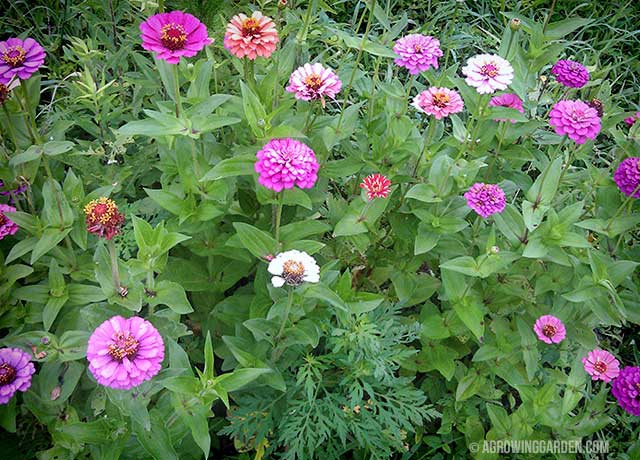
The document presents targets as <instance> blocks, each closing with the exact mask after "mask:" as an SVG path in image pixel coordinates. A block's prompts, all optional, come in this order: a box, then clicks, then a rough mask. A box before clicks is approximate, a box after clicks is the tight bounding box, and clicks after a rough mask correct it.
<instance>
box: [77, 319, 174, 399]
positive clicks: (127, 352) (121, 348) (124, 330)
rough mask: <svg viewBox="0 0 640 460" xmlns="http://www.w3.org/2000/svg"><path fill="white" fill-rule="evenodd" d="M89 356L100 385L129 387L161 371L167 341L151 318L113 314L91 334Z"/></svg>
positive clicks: (92, 371)
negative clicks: (124, 316) (165, 341)
mask: <svg viewBox="0 0 640 460" xmlns="http://www.w3.org/2000/svg"><path fill="white" fill-rule="evenodd" d="M87 359H88V360H89V370H90V371H91V373H92V374H93V376H94V377H95V379H96V380H97V381H98V383H99V384H100V385H104V386H106V387H110V388H117V389H120V390H128V389H130V388H133V387H137V386H138V385H140V384H141V383H142V382H144V381H146V380H150V379H151V378H152V377H153V376H155V375H156V374H157V373H158V372H159V371H160V368H161V367H162V365H161V363H162V360H163V359H164V342H163V341H162V337H161V336H160V334H159V333H158V331H157V329H156V328H155V327H153V324H151V323H150V322H149V321H147V320H145V319H143V318H140V317H138V316H133V317H131V318H129V319H125V318H123V317H122V316H114V317H112V318H111V319H108V320H107V321H105V322H104V323H102V324H101V325H100V326H98V328H97V329H96V330H95V331H93V334H91V337H90V338H89V345H88V347H87Z"/></svg>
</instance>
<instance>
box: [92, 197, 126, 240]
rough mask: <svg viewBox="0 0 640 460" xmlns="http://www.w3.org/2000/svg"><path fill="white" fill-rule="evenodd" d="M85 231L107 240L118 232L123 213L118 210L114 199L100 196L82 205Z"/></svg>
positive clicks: (122, 220)
mask: <svg viewBox="0 0 640 460" xmlns="http://www.w3.org/2000/svg"><path fill="white" fill-rule="evenodd" d="M84 213H85V215H86V223H87V231H88V232H89V233H93V234H94V235H97V236H99V237H104V238H106V239H108V240H110V239H112V238H113V237H114V236H115V235H117V234H118V233H119V232H120V227H121V225H122V223H123V222H124V215H123V214H122V213H120V212H119V211H118V205H116V203H115V201H113V200H111V199H109V198H106V197H101V198H98V199H97V200H92V201H90V202H89V204H87V205H86V206H85V207H84Z"/></svg>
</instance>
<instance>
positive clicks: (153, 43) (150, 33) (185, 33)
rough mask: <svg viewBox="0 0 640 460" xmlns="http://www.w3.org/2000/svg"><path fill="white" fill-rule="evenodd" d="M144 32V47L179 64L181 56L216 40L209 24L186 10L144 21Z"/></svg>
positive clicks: (160, 57) (195, 52)
mask: <svg viewBox="0 0 640 460" xmlns="http://www.w3.org/2000/svg"><path fill="white" fill-rule="evenodd" d="M140 32H142V35H141V37H142V47H143V48H144V49H146V50H147V51H153V52H154V53H155V55H156V58H157V59H163V60H165V61H167V62H168V63H169V64H177V63H178V62H180V57H181V56H185V57H191V56H195V55H196V54H198V51H200V50H201V49H202V48H204V47H205V46H207V45H208V44H210V43H212V42H213V39H211V38H209V34H208V32H207V28H206V26H205V25H204V24H203V23H201V22H200V21H199V20H198V18H196V17H195V16H192V15H190V14H189V13H183V12H182V11H172V12H171V13H160V14H154V15H153V16H150V17H149V18H148V19H147V20H146V21H144V22H143V23H142V24H140Z"/></svg>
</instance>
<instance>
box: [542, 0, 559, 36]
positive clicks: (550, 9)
mask: <svg viewBox="0 0 640 460" xmlns="http://www.w3.org/2000/svg"><path fill="white" fill-rule="evenodd" d="M555 7H556V0H553V2H551V8H549V14H547V17H546V18H545V19H544V25H543V26H542V33H543V34H544V33H545V32H546V31H547V25H548V24H549V19H551V15H552V14H553V10H554V8H555Z"/></svg>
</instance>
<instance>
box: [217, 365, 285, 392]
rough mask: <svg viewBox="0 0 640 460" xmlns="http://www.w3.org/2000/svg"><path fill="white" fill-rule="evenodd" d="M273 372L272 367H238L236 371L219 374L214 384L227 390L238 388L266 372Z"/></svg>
mask: <svg viewBox="0 0 640 460" xmlns="http://www.w3.org/2000/svg"><path fill="white" fill-rule="evenodd" d="M271 372H273V370H272V369H269V368H262V369H258V368H243V369H236V370H235V371H233V372H231V373H229V374H222V375H220V376H218V377H217V378H216V379H215V381H214V384H215V385H216V386H218V385H220V386H221V387H222V388H224V389H225V391H227V392H231V391H235V390H238V389H240V388H242V387H244V386H245V385H248V384H249V383H251V382H253V381H254V380H255V379H257V378H258V377H260V376H261V375H264V374H269V373H271Z"/></svg>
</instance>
